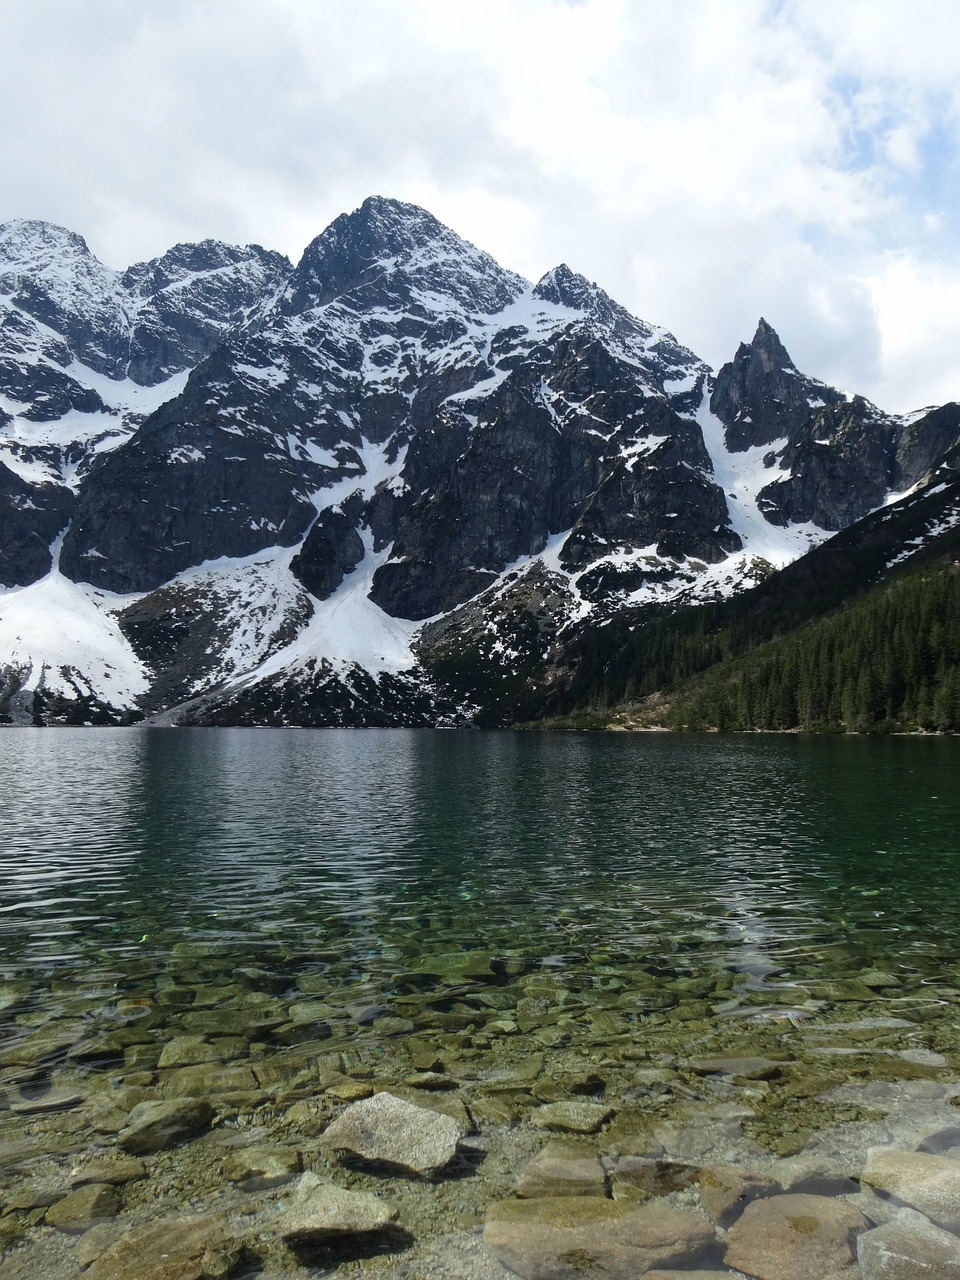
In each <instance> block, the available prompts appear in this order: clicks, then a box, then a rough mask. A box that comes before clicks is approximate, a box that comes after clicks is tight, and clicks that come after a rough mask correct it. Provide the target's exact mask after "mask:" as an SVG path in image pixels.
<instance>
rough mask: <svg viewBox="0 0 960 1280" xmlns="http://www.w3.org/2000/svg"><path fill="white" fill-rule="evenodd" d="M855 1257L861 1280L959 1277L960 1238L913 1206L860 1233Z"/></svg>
mask: <svg viewBox="0 0 960 1280" xmlns="http://www.w3.org/2000/svg"><path fill="white" fill-rule="evenodd" d="M857 1258H858V1261H859V1263H860V1272H861V1275H862V1277H863V1280H960V1240H958V1239H957V1237H956V1236H955V1235H953V1234H951V1233H950V1232H948V1231H943V1230H942V1229H941V1228H940V1227H936V1226H934V1225H933V1223H932V1222H930V1220H929V1219H928V1218H925V1217H924V1216H923V1214H922V1213H917V1212H916V1211H915V1210H913V1209H901V1210H900V1213H899V1214H898V1216H897V1217H896V1218H895V1219H894V1220H893V1222H888V1223H886V1224H885V1225H884V1226H882V1227H877V1228H876V1230H874V1231H867V1232H865V1233H864V1234H863V1235H862V1236H860V1238H859V1240H858V1241H857Z"/></svg>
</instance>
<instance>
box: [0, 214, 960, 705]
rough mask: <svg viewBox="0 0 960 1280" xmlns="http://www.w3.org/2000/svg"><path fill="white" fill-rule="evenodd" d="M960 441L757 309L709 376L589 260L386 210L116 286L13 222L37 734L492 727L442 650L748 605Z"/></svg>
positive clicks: (4, 405) (11, 534)
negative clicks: (643, 616) (837, 383)
mask: <svg viewBox="0 0 960 1280" xmlns="http://www.w3.org/2000/svg"><path fill="white" fill-rule="evenodd" d="M958 440H960V409H958V407H957V406H956V405H948V406H943V407H941V408H939V409H936V410H931V411H925V412H923V413H921V414H918V415H913V416H912V417H909V418H900V417H895V416H892V415H887V414H884V413H882V412H881V411H880V410H879V409H877V408H876V407H875V406H873V405H871V404H869V402H867V401H865V400H863V399H862V398H861V397H852V398H851V397H848V396H846V395H844V394H843V393H842V392H839V391H837V390H835V389H834V388H830V387H827V386H825V385H824V384H822V383H819V382H816V381H815V380H813V379H810V378H806V377H805V376H804V375H802V374H800V373H799V371H797V370H796V368H795V367H794V366H793V364H792V361H791V360H790V358H789V356H788V355H787V353H786V351H785V349H784V348H783V346H782V344H781V343H780V340H779V338H778V337H777V335H776V334H775V332H774V331H773V329H772V328H771V327H770V326H769V325H768V324H767V323H766V322H765V321H761V322H760V326H759V328H758V330H757V334H756V335H755V337H754V339H753V341H752V342H751V343H750V344H745V345H742V346H741V347H740V350H739V351H738V352H737V355H736V356H735V358H734V360H733V361H732V362H731V363H730V364H728V365H725V366H724V367H723V368H722V369H721V370H720V371H719V372H718V373H717V374H716V375H714V374H713V372H712V371H711V370H710V369H709V368H708V367H707V366H706V364H704V362H703V361H701V360H699V358H698V357H696V356H695V355H694V354H693V353H692V352H690V351H688V350H686V349H685V348H684V347H682V346H681V345H680V344H679V343H678V342H677V341H676V339H675V338H673V337H672V335H670V334H669V333H667V332H666V331H665V330H663V329H660V328H657V327H656V326H653V325H650V324H647V323H646V322H644V321H641V320H638V319H636V318H635V317H633V316H631V315H630V314H629V313H628V312H627V311H626V310H625V309H624V308H622V307H621V306H620V305H619V304H617V303H616V302H614V301H613V300H612V299H611V298H610V297H609V296H608V295H607V294H605V293H604V292H603V291H602V290H601V289H600V288H599V287H598V286H596V285H595V284H591V283H590V282H589V281H587V280H585V279H584V278H583V277H581V276H578V275H576V274H575V273H574V272H573V271H571V270H570V269H569V268H568V267H566V266H563V265H562V266H560V267H557V268H555V269H554V270H552V271H550V272H548V273H547V275H545V276H544V277H543V278H542V279H541V280H540V281H539V282H537V283H536V284H530V283H528V282H527V281H524V280H523V279H521V278H520V277H519V276H517V275H515V274H514V273H512V272H509V271H506V270H504V269H503V268H502V267H500V266H499V265H498V264H497V263H496V262H495V261H494V260H493V259H492V258H490V256H489V255H487V254H485V253H483V252H482V251H480V250H478V249H476V248H474V246H472V245H469V244H468V243H467V242H465V241H463V240H461V239H460V238H459V237H458V236H457V235H456V234H455V233H454V232H452V231H450V230H449V229H448V228H446V227H444V226H443V225H442V224H441V223H439V222H438V221H437V220H436V219H434V218H433V217H432V216H431V215H430V214H429V213H427V212H425V211H424V210H422V209H418V208H416V207H414V206H410V205H405V204H401V203H399V202H397V201H392V200H386V199H383V198H381V197H372V198H371V199H369V200H367V201H365V202H364V204H363V205H362V206H361V208H360V209H359V210H356V211H355V212H354V213H352V214H345V215H343V216H341V217H340V218H338V219H336V220H335V221H334V223H332V224H331V226H330V227H328V228H327V229H326V231H324V232H323V233H322V234H321V235H320V236H318V237H317V239H316V240H314V241H313V242H312V243H311V244H310V245H309V246H308V247H307V249H306V251H305V252H304V255H303V257H302V259H301V261H300V263H299V264H298V265H297V266H296V267H293V268H292V267H291V266H290V264H289V263H287V261H286V260H285V259H283V258H281V257H280V256H279V255H276V254H271V253H269V252H268V251H266V250H263V249H260V248H259V247H257V246H251V247H248V248H246V249H240V248H236V247H233V246H226V245H220V244H217V243H216V242H212V241H205V242H203V243H202V244H201V245H194V246H189V245H180V246H177V247H176V248H175V249H173V250H171V251H170V252H169V253H168V254H166V255H164V256H163V257H162V258H160V259H157V260H156V261H155V262H152V263H148V264H141V265H139V266H136V267H132V268H129V269H128V270H127V271H125V272H111V271H109V270H108V269H107V268H105V267H103V266H102V265H101V264H99V263H98V262H97V260H96V259H95V258H93V256H92V255H91V254H90V252H89V250H88V249H87V246H86V244H85V243H84V241H83V240H82V239H81V238H80V237H79V236H75V235H73V234H72V233H70V232H66V231H63V230H62V229H60V228H52V227H49V226H47V224H40V223H11V224H6V226H4V227H2V228H0V581H2V582H3V583H4V586H5V590H4V591H3V593H2V595H0V667H2V670H3V673H4V680H5V692H4V694H3V695H0V696H2V697H5V702H6V705H7V711H6V714H7V715H8V716H9V717H10V718H11V719H12V720H15V721H17V720H19V721H22V720H24V719H27V720H29V719H32V718H35V717H36V718H39V719H41V720H42V719H56V718H57V717H59V716H63V715H72V716H74V717H75V718H80V719H84V718H89V717H90V716H94V717H96V716H100V717H102V718H104V719H116V718H124V717H129V716H140V715H142V714H155V715H163V716H164V717H165V718H166V719H167V720H168V721H172V722H201V723H204V722H217V723H229V722H240V723H318V724H323V723H437V722H441V721H443V722H454V723H462V722H469V720H470V719H471V716H472V714H473V711H474V705H473V704H472V703H470V700H469V699H468V700H464V698H463V697H462V696H461V695H460V694H455V693H454V692H452V691H451V690H450V689H446V688H444V686H443V684H442V681H438V678H437V676H436V674H430V671H432V672H434V673H436V671H437V670H439V669H440V668H441V667H442V663H441V664H440V666H439V667H438V665H437V663H436V662H435V661H434V659H435V658H436V651H437V650H436V647H437V645H438V644H440V646H441V649H442V648H443V647H444V646H449V644H450V643H451V637H455V638H456V644H455V647H456V648H457V651H458V652H461V653H462V652H466V651H467V650H471V651H472V652H473V653H474V656H475V657H476V658H477V661H478V662H480V664H481V665H483V663H485V662H486V663H490V662H495V663H498V664H499V665H500V666H501V667H502V668H505V669H509V668H510V667H511V664H513V665H515V666H517V667H518V669H519V667H522V666H523V665H524V662H525V661H526V657H529V654H530V651H531V647H532V649H539V650H540V651H541V652H540V659H541V660H545V658H546V655H547V652H548V651H549V649H550V647H551V646H553V647H555V646H556V645H557V642H558V639H559V638H561V637H562V636H563V635H565V634H569V633H570V632H571V630H572V629H577V628H581V629H582V628H584V627H590V626H595V625H602V624H603V622H604V620H605V619H606V618H609V617H612V616H615V615H616V614H617V613H618V612H619V611H621V610H622V609H624V608H630V609H634V608H642V607H643V606H645V605H649V604H661V605H662V604H663V603H664V602H670V601H680V600H690V599H694V600H695V599H710V598H713V597H715V596H717V595H718V594H719V595H723V594H728V593H730V592H733V591H739V590H742V589H744V588H746V587H749V586H750V585H751V584H752V583H754V582H757V581H759V580H761V579H762V578H763V577H764V576H765V575H767V574H769V573H771V572H775V571H776V570H777V569H779V568H781V567H782V566H783V565H785V564H787V563H789V562H790V561H792V560H794V559H795V558H796V557H797V556H798V555H800V554H802V553H803V552H804V551H805V550H807V549H808V548H809V547H811V546H813V545H816V544H817V543H819V542H821V541H823V540H824V539H825V538H826V537H828V536H829V534H830V533H831V532H832V531H834V530H837V529H841V528H845V527H847V526H848V525H850V524H852V523H853V522H855V521H856V520H858V519H860V518H861V517H862V516H864V515H866V514H867V513H868V512H869V511H871V510H873V509H875V508H877V507H879V506H882V505H883V504H884V503H885V502H887V501H889V500H891V498H893V497H895V496H896V495H897V494H898V493H901V492H904V491H908V490H910V489H911V488H912V487H914V486H915V485H917V484H918V483H920V482H921V481H922V480H923V477H924V475H925V474H926V473H928V472H929V471H930V470H931V469H932V468H933V467H935V466H936V465H937V464H938V463H939V462H940V461H941V460H942V458H943V456H944V455H945V454H946V452H947V451H948V450H949V449H950V448H951V447H952V446H953V445H954V444H956V442H957V441H958ZM78 619H83V620H84V625H83V626H79V625H78V621H77V620H78ZM524 655H526V657H524ZM428 668H429V671H428Z"/></svg>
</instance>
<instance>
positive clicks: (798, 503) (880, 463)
mask: <svg viewBox="0 0 960 1280" xmlns="http://www.w3.org/2000/svg"><path fill="white" fill-rule="evenodd" d="M895 446H896V429H895V424H894V422H893V421H892V420H890V419H888V418H885V417H884V416H883V415H881V414H880V413H879V412H878V410H877V409H876V408H875V407H874V406H873V405H872V404H870V402H869V401H868V400H864V399H863V398H862V397H861V396H855V397H854V399H853V400H851V401H850V403H849V404H838V405H833V406H830V407H829V408H826V409H822V410H820V412H819V413H817V415H816V416H815V417H814V418H813V420H812V421H811V422H808V423H806V424H805V425H804V426H803V427H802V428H801V429H799V430H797V431H795V432H794V434H793V437H792V438H791V440H790V442H789V444H788V445H787V447H786V449H785V450H784V451H783V453H782V455H781V465H782V466H784V467H788V468H789V469H790V472H791V474H790V476H789V478H788V479H785V480H777V481H774V482H773V483H772V484H769V485H767V486H766V488H764V489H762V490H761V491H760V494H759V496H758V499H757V503H758V506H759V507H760V510H761V511H762V512H763V514H764V515H765V516H766V517H767V519H768V520H769V521H770V522H771V523H772V524H786V523H787V522H788V521H797V522H800V523H802V522H804V521H812V522H813V523H814V524H817V525H819V526H820V528H821V529H842V528H843V527H844V526H845V525H848V524H852V523H853V521H854V520H859V519H860V518H861V517H862V516H865V515H866V514H867V512H868V511H872V510H873V508H874V507H877V506H879V505H880V504H881V503H882V502H883V500H884V498H885V497H886V495H887V493H888V492H889V491H890V489H891V487H892V479H893V460H894V452H895Z"/></svg>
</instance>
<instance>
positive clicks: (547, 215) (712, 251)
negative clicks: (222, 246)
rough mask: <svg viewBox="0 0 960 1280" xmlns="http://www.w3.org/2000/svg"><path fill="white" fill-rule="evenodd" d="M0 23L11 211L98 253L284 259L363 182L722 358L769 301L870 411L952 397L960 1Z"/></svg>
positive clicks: (57, 16)
mask: <svg viewBox="0 0 960 1280" xmlns="http://www.w3.org/2000/svg"><path fill="white" fill-rule="evenodd" d="M0 2H2V0H0ZM4 27H5V46H6V48H7V52H8V57H7V60H6V66H5V76H4V80H3V83H2V84H0V104H2V105H3V106H4V107H5V118H7V119H14V118H15V119H17V120H18V122H22V123H21V124H20V127H19V128H18V129H17V130H13V129H8V130H6V131H5V133H4V135H3V137H2V138H0V166H2V172H3V173H4V175H5V183H4V190H5V192H6V197H5V200H4V202H3V205H2V207H0V219H5V218H8V217H17V216H31V217H44V218H48V219H50V220H52V221H59V222H62V223H64V224H66V225H68V226H70V227H71V228H73V229H75V230H78V231H80V232H81V233H83V234H84V235H86V237H87V239H88V241H89V243H90V244H91V247H92V248H93V249H94V250H95V251H96V252H97V253H98V254H99V255H100V256H101V257H102V258H103V259H104V260H105V261H107V262H109V263H110V264H111V265H116V266H123V265H126V264H127V263H128V262H130V261H133V260H135V259H137V258H143V257H148V256H151V255H154V254H157V253H160V252H162V251H163V250H164V249H165V248H166V247H168V246H169V245H170V244H171V243H173V242H175V241H177V240H184V239H199V238H203V237H204V236H218V237H221V238H224V239H230V240H237V241H241V242H246V241H251V240H253V241H258V242H260V243H263V244H266V245H268V246H270V247H273V248H279V249H282V250H284V251H285V252H287V253H289V254H290V255H291V256H293V257H297V256H298V255H299V253H300V251H301V250H302V248H303V246H304V245H305V244H306V243H307V242H308V241H309V240H310V239H312V238H313V236H315V235H316V234H317V233H318V232H319V231H320V230H322V228H323V227H324V226H325V225H326V224H327V223H328V222H329V221H331V220H332V219H333V218H334V217H336V216H337V214H339V213H341V212H343V211H344V210H346V209H351V208H355V207H356V206H357V205H358V204H359V203H360V202H361V201H362V200H363V199H364V197H365V196H367V195H369V194H371V193H372V192H378V193H380V194H384V195H394V196H397V197H399V198H401V199H407V200H412V201H415V202H417V203H420V204H423V205H425V206H426V207H427V208H430V209H431V210H432V211H433V212H434V213H436V214H437V216H438V217H440V218H442V219H443V220H444V221H446V222H447V223H449V224H450V225H451V226H453V227H454V228H455V229H456V230H457V231H459V232H460V233H461V234H462V235H464V236H465V237H466V238H468V239H470V240H472V241H474V243H476V244H479V245H481V246H482V247H483V248H486V249H488V250H490V252H492V253H493V254H494V255H495V256H496V257H498V258H499V259H500V260H501V261H502V262H503V263H504V265H507V266H510V267H513V268H514V269H517V270H520V271H522V272H523V273H524V274H526V275H528V276H531V277H538V276H539V275H540V274H542V273H543V272H544V271H546V270H548V269H549V268H550V267H552V266H554V265H555V264H556V263H557V262H559V261H566V262H569V263H570V265H571V266H572V267H574V268H575V269H577V270H580V271H583V272H584V274H586V275H588V276H590V277H591V278H593V279H596V280H597V281H598V283H600V284H601V285H603V287H605V288H606V289H607V290H608V291H609V292H610V293H612V294H613V295H614V296H615V297H617V298H618V299H619V300H620V301H622V302H624V303H625V304H626V305H627V306H629V307H630V308H631V309H632V310H634V311H636V312H637V313H638V314H640V315H642V316H644V317H645V318H646V319H649V320H652V321H655V322H658V323H663V324H666V325H668V326H669V327H670V328H672V329H673V330H674V332H675V333H676V334H677V336H678V338H679V339H680V340H681V341H682V342H684V343H686V344H687V345H688V346H691V347H693V348H694V349H695V350H697V351H698V352H699V353H700V354H702V355H703V356H704V357H705V358H706V359H708V360H710V361H711V363H713V364H719V363H720V362H722V361H723V360H725V359H727V358H729V357H730V356H731V355H732V353H733V351H734V350H735V349H736V344H737V342H738V341H740V340H741V339H743V338H749V336H750V335H751V334H752V332H753V329H754V326H755V324H756V320H757V318H758V317H759V316H760V315H761V314H763V315H765V316H766V317H767V319H768V320H770V322H771V323H772V324H774V325H775V326H776V327H777V328H778V330H779V331H780V333H781V336H782V337H783V339H784V341H785V343H786V344H787V346H788V348H789V349H790V351H791V353H792V354H793V356H794V358H795V360H796V361H797V363H798V364H799V365H800V366H801V367H802V368H805V369H807V371H808V372H810V373H813V374H815V375H817V376H820V377H824V378H828V379H830V380H833V381H837V382H839V383H840V384H841V385H844V386H846V387H847V388H848V389H852V390H859V391H862V392H864V393H865V394H867V395H869V396H870V397H871V398H873V399H876V400H877V401H878V402H879V403H881V404H884V406H885V407H890V408H907V407H912V406H913V405H914V404H916V403H919V402H921V401H927V400H931V399H934V398H940V397H941V396H943V395H944V394H945V392H944V389H945V388H948V387H953V388H954V389H953V390H952V391H949V392H947V394H950V395H954V396H960V371H958V374H957V376H956V378H954V377H953V374H952V371H951V361H950V355H951V346H952V349H953V350H955V349H956V345H957V338H958V337H960V319H957V317H956V316H955V310H954V308H953V303H952V299H953V297H954V293H955V291H956V290H957V288H958V287H960V234H958V225H957V219H956V214H955V212H954V207H953V204H954V202H953V200H952V198H951V196H950V187H951V185H952V184H951V183H950V182H949V181H948V180H947V178H946V177H945V175H947V174H949V173H951V172H954V171H955V166H956V162H957V156H958V149H960V88H958V85H957V81H956V75H955V55H954V52H953V51H954V50H955V48H956V47H957V41H958V39H960V10H956V9H955V6H954V5H953V4H952V3H950V4H948V3H942V2H938V0H911V3H910V4H909V6H908V5H907V4H906V3H904V2H902V0H885V3H884V4H883V5H880V6H878V5H876V3H874V2H872V0H871V2H867V0H847V2H846V3H845V4H844V5H842V6H839V5H837V4H836V2H835V0H780V2H775V0H740V2H739V3H738V4H737V5H729V4H725V3H722V0H685V2H684V4H683V5H666V4H663V3H660V2H659V0H576V2H575V3H574V2H571V0H488V3H487V4H485V5H484V6H466V5H450V4H449V3H448V0H443V2H441V0H405V3H404V4H402V5H398V4H396V3H395V0H350V3H347V0H312V2H308V0H189V2H188V0H165V3H164V4H163V5H162V6H161V5H155V6H153V5H148V4H146V3H142V2H141V0H100V3H98V4H97V5H96V6H80V5H76V4H74V3H72V0H38V3H36V4H34V5H31V6H25V5H17V4H15V3H11V2H10V0H7V2H6V3H5V4H4ZM26 104H29V110H27V109H25V108H26ZM935 314H936V315H938V316H939V319H938V321H937V323H936V324H934V323H933V322H932V321H931V319H930V317H931V316H933V315H935ZM911 332H912V333H915V334H921V333H922V334H923V335H924V337H923V340H922V341H913V340H912V339H910V338H909V334H910V333H911ZM925 380H926V381H925ZM933 385H935V386H936V387H937V388H940V390H938V391H937V392H936V394H933V392H932V391H930V390H927V389H926V388H927V387H928V386H933ZM884 397H887V399H886V400H885V399H884Z"/></svg>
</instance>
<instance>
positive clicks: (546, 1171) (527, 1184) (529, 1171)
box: [514, 1138, 607, 1199]
mask: <svg viewBox="0 0 960 1280" xmlns="http://www.w3.org/2000/svg"><path fill="white" fill-rule="evenodd" d="M514 1195H516V1196H519V1197H520V1198H521V1199H532V1198H533V1197H535V1196H606V1195H607V1179H606V1174H605V1173H604V1169H603V1165H602V1164H601V1163H600V1157H599V1154H598V1152H597V1150H596V1148H595V1147H592V1146H587V1145H586V1144H583V1143H578V1142H576V1141H573V1140H571V1139H563V1138H554V1139H553V1140H552V1141H550V1142H548V1143H547V1145H546V1146H545V1147H544V1148H543V1150H542V1151H541V1152H540V1153H539V1154H538V1155H536V1156H534V1158H533V1159H532V1160H531V1161H530V1163H529V1164H528V1165H527V1167H526V1168H525V1169H524V1170H523V1172H522V1173H521V1175H520V1178H519V1180H518V1181H517V1185H516V1186H515V1187H514Z"/></svg>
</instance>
